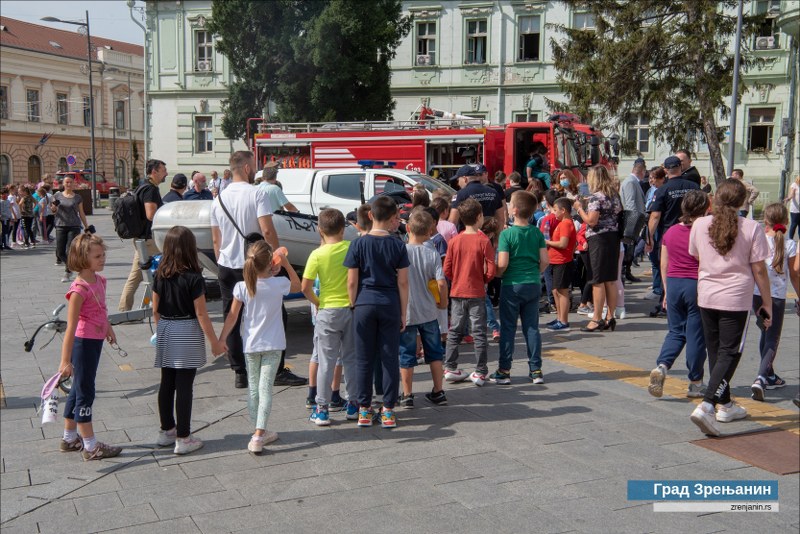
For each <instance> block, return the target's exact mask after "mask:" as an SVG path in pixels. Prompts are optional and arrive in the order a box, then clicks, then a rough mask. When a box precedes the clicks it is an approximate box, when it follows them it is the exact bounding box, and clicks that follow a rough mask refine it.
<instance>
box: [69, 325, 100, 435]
mask: <svg viewBox="0 0 800 534" xmlns="http://www.w3.org/2000/svg"><path fill="white" fill-rule="evenodd" d="M102 350H103V340H102V339H89V338H83V337H76V338H75V344H74V345H72V356H71V359H70V361H71V363H72V389H71V390H70V392H69V395H68V396H67V404H66V406H64V418H65V419H72V420H74V421H75V422H77V423H91V422H92V405H93V404H94V395H95V388H94V380H95V378H96V377H97V366H98V365H100V354H101V352H102Z"/></svg>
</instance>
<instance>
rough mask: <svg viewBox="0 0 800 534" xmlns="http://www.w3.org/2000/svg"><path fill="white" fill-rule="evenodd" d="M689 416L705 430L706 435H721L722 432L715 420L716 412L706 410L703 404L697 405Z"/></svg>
mask: <svg viewBox="0 0 800 534" xmlns="http://www.w3.org/2000/svg"><path fill="white" fill-rule="evenodd" d="M689 418H690V419H691V420H692V423H694V424H696V425H697V426H698V428H700V430H702V431H703V433H704V434H705V435H707V436H719V434H720V432H719V429H718V428H717V423H716V421H715V420H714V414H713V413H708V412H707V411H705V410H704V409H703V408H702V406H701V405H699V404H698V405H697V407H696V408H695V409H694V411H693V412H692V415H691V416H690V417H689Z"/></svg>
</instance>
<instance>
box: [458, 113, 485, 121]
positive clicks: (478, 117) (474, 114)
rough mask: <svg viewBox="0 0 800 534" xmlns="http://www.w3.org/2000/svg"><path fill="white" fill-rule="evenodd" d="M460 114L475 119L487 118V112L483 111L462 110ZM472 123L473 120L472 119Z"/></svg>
mask: <svg viewBox="0 0 800 534" xmlns="http://www.w3.org/2000/svg"><path fill="white" fill-rule="evenodd" d="M461 115H464V116H465V117H469V118H470V119H477V120H484V121H485V120H488V119H489V114H488V113H487V112H485V111H462V112H461ZM472 122H473V123H474V122H475V121H472Z"/></svg>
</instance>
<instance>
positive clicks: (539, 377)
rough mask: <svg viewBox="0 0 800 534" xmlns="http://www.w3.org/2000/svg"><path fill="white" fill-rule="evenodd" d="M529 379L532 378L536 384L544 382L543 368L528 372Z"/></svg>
mask: <svg viewBox="0 0 800 534" xmlns="http://www.w3.org/2000/svg"><path fill="white" fill-rule="evenodd" d="M528 380H530V381H531V382H533V383H534V384H544V373H542V370H541V369H537V370H536V371H531V372H530V373H528Z"/></svg>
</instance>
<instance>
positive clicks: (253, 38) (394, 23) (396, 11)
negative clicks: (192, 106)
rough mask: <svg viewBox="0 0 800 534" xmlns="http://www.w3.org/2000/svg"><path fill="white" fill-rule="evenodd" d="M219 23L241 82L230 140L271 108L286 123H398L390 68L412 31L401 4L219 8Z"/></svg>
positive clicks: (235, 4)
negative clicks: (389, 120)
mask: <svg viewBox="0 0 800 534" xmlns="http://www.w3.org/2000/svg"><path fill="white" fill-rule="evenodd" d="M211 17H212V21H211V23H210V26H209V29H210V31H211V32H212V33H215V34H217V36H218V38H219V40H218V41H217V49H218V50H219V51H220V52H221V53H222V54H224V55H225V56H226V57H227V58H228V60H229V62H230V67H231V72H232V73H233V75H234V77H235V81H234V82H233V83H232V84H231V86H230V87H229V94H228V98H227V99H226V100H225V101H224V102H223V112H224V114H225V116H224V118H223V122H222V131H223V132H224V133H225V135H226V136H228V137H229V138H238V137H241V136H242V135H243V134H244V132H245V130H246V120H247V118H249V117H260V116H266V115H267V114H268V113H267V110H266V108H267V106H268V104H269V102H273V103H274V104H275V106H276V109H277V117H275V118H277V119H278V120H281V121H325V120H335V121H349V120H367V119H387V118H390V117H391V114H392V109H393V107H394V103H393V101H392V98H391V93H390V90H389V80H390V76H391V70H390V68H389V61H390V60H391V59H392V58H393V57H394V54H395V49H396V48H397V46H398V45H399V43H400V40H401V39H402V38H403V37H404V36H405V35H406V34H407V33H408V31H409V30H410V27H411V21H410V19H409V18H408V17H403V16H402V7H401V2H400V1H399V0H369V1H363V0H319V1H313V2H306V1H301V0H276V1H272V2H252V1H249V0H214V2H213V3H212V11H211Z"/></svg>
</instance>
